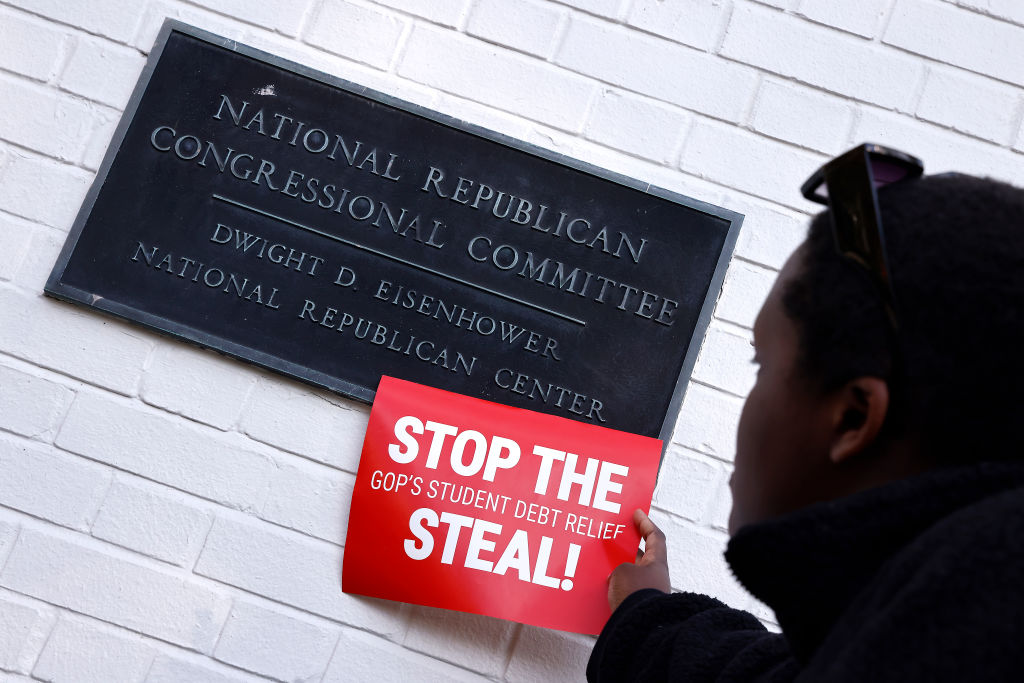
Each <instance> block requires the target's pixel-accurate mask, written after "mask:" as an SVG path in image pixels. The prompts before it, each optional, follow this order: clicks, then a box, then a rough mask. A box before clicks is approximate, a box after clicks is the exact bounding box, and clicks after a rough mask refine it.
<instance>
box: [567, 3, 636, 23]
mask: <svg viewBox="0 0 1024 683" xmlns="http://www.w3.org/2000/svg"><path fill="white" fill-rule="evenodd" d="M556 1H557V2H560V3H562V4H563V5H569V6H570V7H575V8H576V9H581V10H583V11H584V12H589V13H590V14H597V15H600V16H602V17H608V18H609V19H617V18H619V16H620V15H621V14H622V10H623V4H624V3H623V0H556Z"/></svg>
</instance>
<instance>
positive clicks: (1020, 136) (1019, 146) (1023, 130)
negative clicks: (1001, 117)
mask: <svg viewBox="0 0 1024 683" xmlns="http://www.w3.org/2000/svg"><path fill="white" fill-rule="evenodd" d="M1013 148H1014V149H1015V150H1017V151H1018V152H1024V125H1021V127H1020V132H1019V133H1017V143H1016V144H1015V145H1014V146H1013Z"/></svg>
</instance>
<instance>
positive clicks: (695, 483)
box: [654, 444, 722, 521]
mask: <svg viewBox="0 0 1024 683" xmlns="http://www.w3.org/2000/svg"><path fill="white" fill-rule="evenodd" d="M721 474H722V469H721V467H719V466H716V465H713V464H712V463H710V462H708V461H707V460H704V459H702V458H701V456H699V455H698V454H697V453H696V452H695V451H688V450H687V449H685V448H681V447H679V446H677V445H675V444H671V445H669V448H668V451H667V452H666V453H665V459H664V460H663V461H662V463H661V471H660V472H659V473H658V487H657V489H656V490H655V492H654V504H655V505H657V506H658V507H659V508H661V509H663V510H667V511H668V512H671V513H673V514H675V515H679V516H680V517H684V518H686V519H689V520H693V521H698V520H700V519H702V518H703V517H704V516H706V514H705V511H706V509H707V507H708V503H709V502H710V501H711V494H712V493H713V492H714V490H715V483H716V482H717V481H718V478H719V477H720V476H721Z"/></svg>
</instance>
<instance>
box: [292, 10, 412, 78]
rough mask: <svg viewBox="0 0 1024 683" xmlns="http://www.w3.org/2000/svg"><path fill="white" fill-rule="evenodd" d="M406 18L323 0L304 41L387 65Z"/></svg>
mask: <svg viewBox="0 0 1024 683" xmlns="http://www.w3.org/2000/svg"><path fill="white" fill-rule="evenodd" d="M406 24H407V22H406V21H404V20H403V19H402V18H400V17H398V16H396V15H395V14H393V13H390V12H380V11H378V10H376V9H373V8H371V7H369V6H366V5H356V4H353V3H351V2H346V1H345V0H325V2H324V4H323V5H321V6H320V9H319V11H318V12H317V14H316V16H315V17H314V19H313V20H312V21H311V22H310V25H309V27H308V28H307V29H306V32H305V39H306V41H307V42H309V43H312V44H313V45H316V46H317V47H320V48H323V49H324V50H327V51H328V52H334V53H337V54H339V55H342V56H343V57H348V58H349V59H354V60H356V61H357V62H363V63H364V64H369V65H370V66H373V67H376V68H378V69H386V68H387V66H388V64H390V63H391V57H392V55H394V53H395V50H396V48H397V47H398V41H399V38H401V36H402V32H403V31H404V30H405V27H406Z"/></svg>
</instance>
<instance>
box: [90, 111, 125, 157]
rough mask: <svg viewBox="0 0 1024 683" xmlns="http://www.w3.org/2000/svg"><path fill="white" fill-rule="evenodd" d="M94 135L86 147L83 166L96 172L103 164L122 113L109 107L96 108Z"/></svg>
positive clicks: (94, 112) (94, 113)
mask: <svg viewBox="0 0 1024 683" xmlns="http://www.w3.org/2000/svg"><path fill="white" fill-rule="evenodd" d="M93 115H94V119H93V128H92V135H90V136H89V142H88V144H87V145H86V147H85V156H83V157H82V166H84V167H85V168H87V169H89V170H91V171H96V170H98V169H99V167H100V164H101V163H102V162H103V156H104V155H105V154H106V153H107V147H109V146H110V140H111V138H113V136H114V130H115V129H116V128H117V122H118V121H119V120H120V118H121V112H120V111H118V110H117V109H111V108H109V107H99V106H98V107H96V108H95V109H94V110H93Z"/></svg>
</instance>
